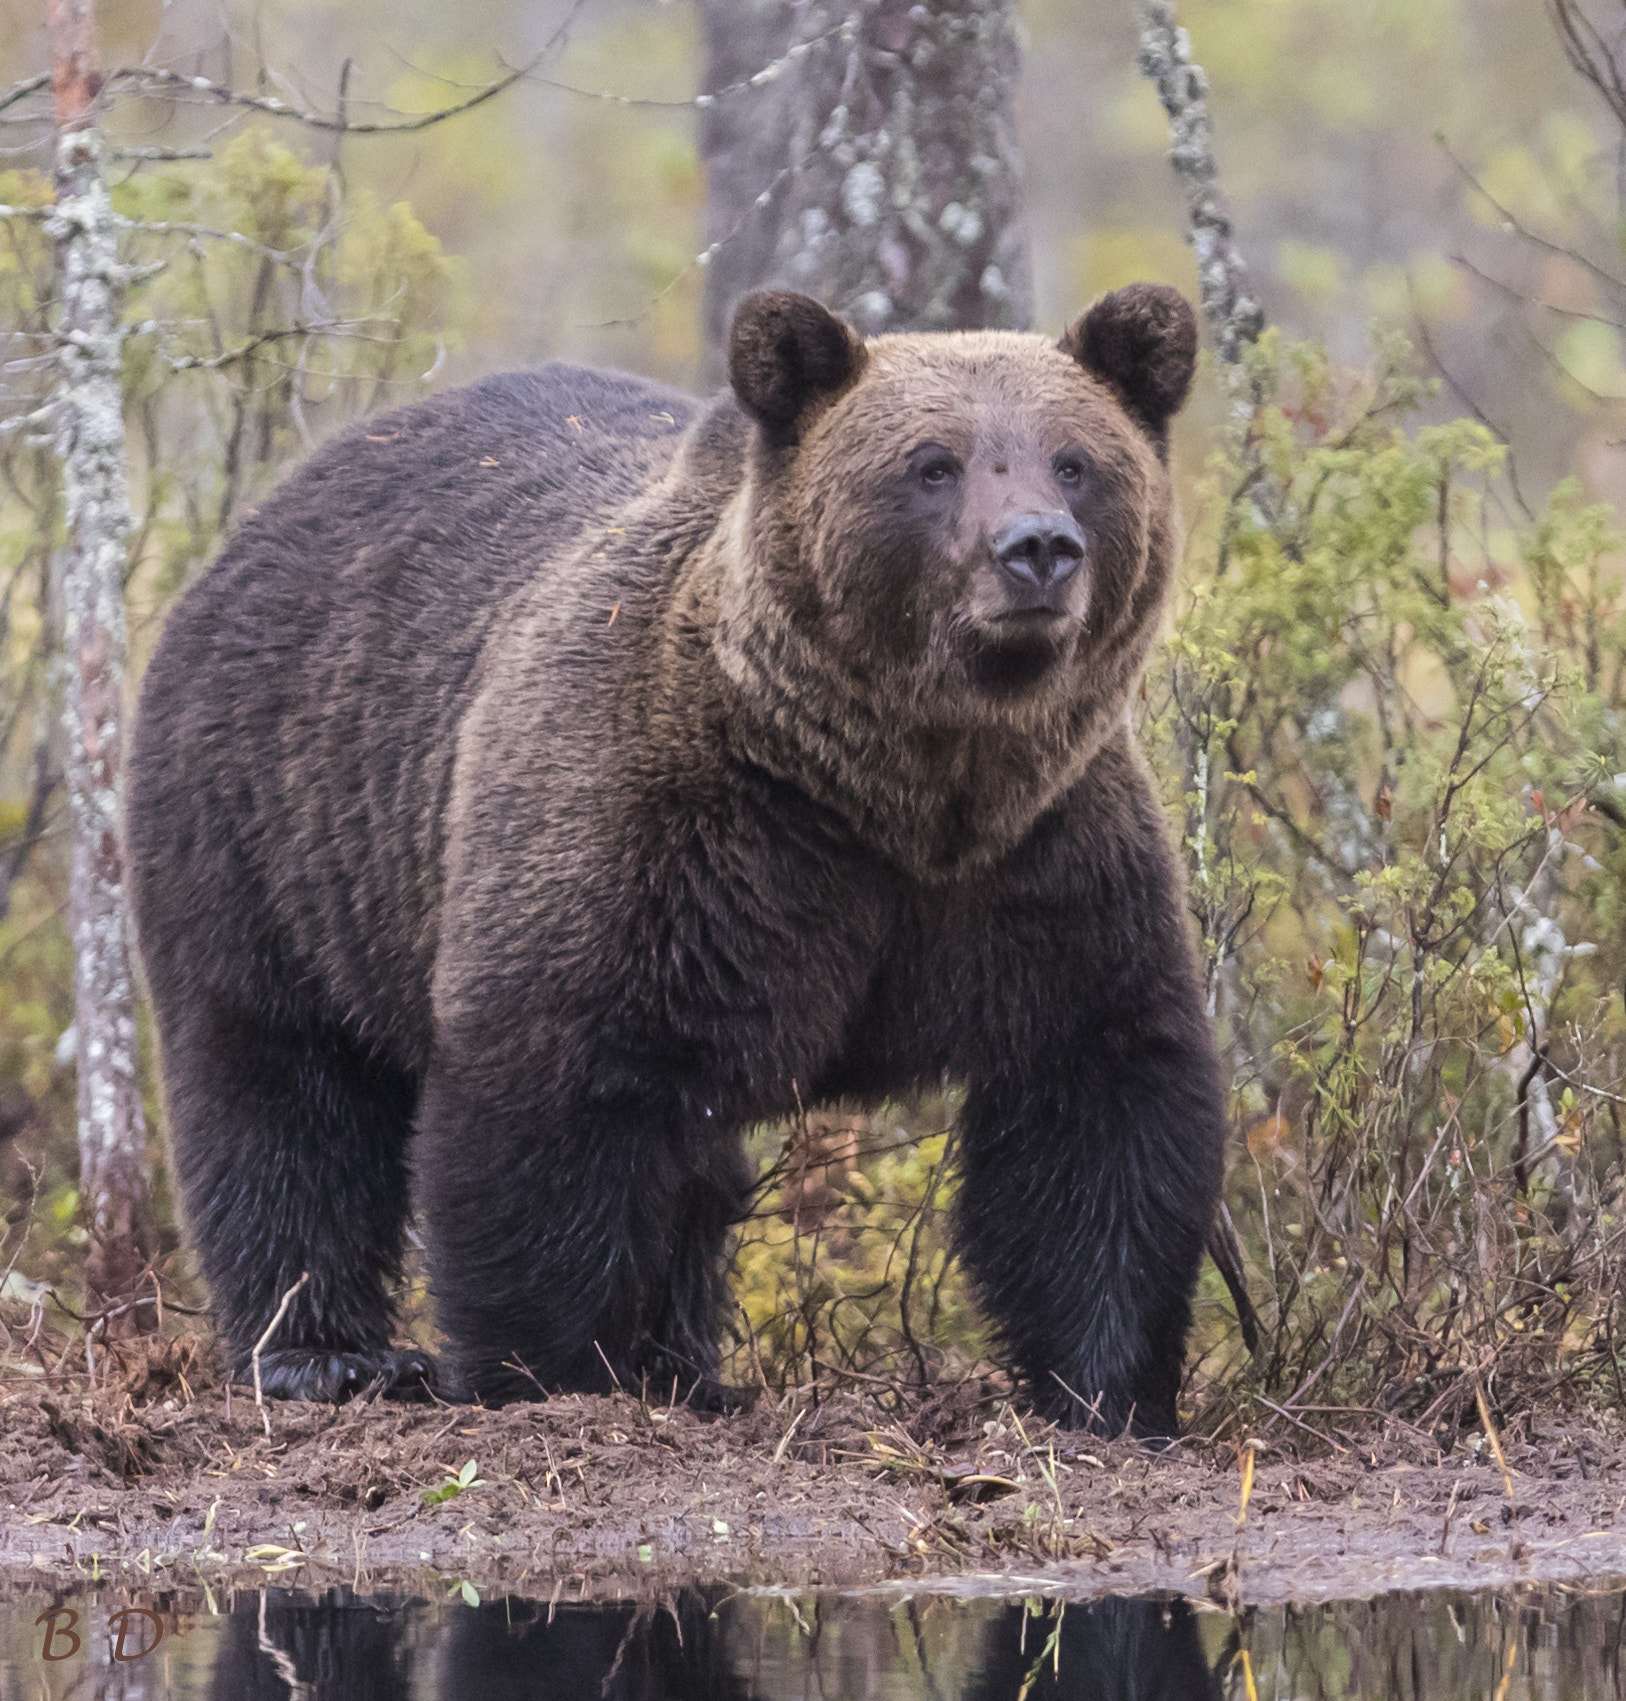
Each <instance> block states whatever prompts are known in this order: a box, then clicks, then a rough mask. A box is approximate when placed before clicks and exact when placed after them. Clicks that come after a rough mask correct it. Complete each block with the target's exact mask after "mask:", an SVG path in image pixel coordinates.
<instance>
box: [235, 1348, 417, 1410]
mask: <svg viewBox="0 0 1626 1701" xmlns="http://www.w3.org/2000/svg"><path fill="white" fill-rule="evenodd" d="M253 1374H254V1372H253V1369H252V1367H251V1366H245V1367H244V1370H243V1374H242V1380H243V1381H245V1382H246V1381H252V1379H253ZM437 1380H438V1377H437V1372H436V1368H435V1361H434V1359H433V1358H431V1357H430V1356H429V1354H428V1353H426V1352H420V1351H418V1350H417V1349H416V1348H411V1347H409V1348H390V1349H388V1350H387V1351H384V1352H360V1353H342V1352H325V1351H323V1350H322V1349H321V1348H319V1347H288V1348H284V1349H282V1350H280V1351H277V1352H268V1353H262V1354H261V1355H260V1387H261V1389H262V1390H263V1391H264V1392H265V1393H266V1394H268V1395H269V1396H270V1397H271V1398H272V1399H276V1400H331V1401H334V1402H335V1403H336V1402H338V1401H340V1400H348V1399H350V1398H352V1397H353V1396H355V1395H357V1394H386V1395H393V1396H395V1397H396V1398H398V1399H421V1398H423V1397H424V1396H425V1395H426V1394H429V1393H432V1392H433V1391H434V1388H435V1386H436V1383H437Z"/></svg>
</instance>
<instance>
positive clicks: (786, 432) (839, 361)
mask: <svg viewBox="0 0 1626 1701" xmlns="http://www.w3.org/2000/svg"><path fill="white" fill-rule="evenodd" d="M863 365H864V343H863V339H862V338H861V337H859V335H858V334H857V332H856V331H852V330H849V329H848V328H847V326H845V325H844V324H842V322H841V321H840V320H839V319H838V318H837V317H836V316H835V314H833V313H831V312H829V311H828V310H827V309H826V308H823V307H821V306H820V305H819V304H818V302H816V301H815V300H814V299H813V298H812V296H810V295H798V294H797V293H796V292H795V291H794V290H789V289H768V290H763V291H761V292H760V293H759V294H757V295H748V296H746V298H745V300H744V301H742V302H741V303H740V304H739V306H738V307H737V308H736V309H735V311H734V327H733V329H732V330H731V331H730V332H729V336H728V381H729V383H731V384H732V385H733V386H734V394H735V395H736V396H738V397H739V399H740V406H741V407H743V408H744V409H745V411H746V412H747V413H748V414H750V415H751V417H752V418H753V419H755V420H756V421H757V422H758V423H759V424H760V425H762V426H763V428H764V429H765V430H766V431H767V432H768V434H769V436H770V437H772V438H773V439H774V440H775V441H778V442H781V443H784V442H789V441H791V440H792V439H793V438H794V436H795V426H796V422H797V420H799V419H800V418H801V417H802V413H803V411H804V410H805V409H806V407H807V404H808V403H809V402H811V401H812V400H813V399H814V398H815V397H817V396H824V395H829V394H831V393H832V392H833V391H836V390H839V389H841V388H842V387H843V386H844V385H845V384H847V383H849V382H850V381H851V380H852V379H854V378H856V377H857V376H858V373H859V372H860V371H861V370H862V368H863Z"/></svg>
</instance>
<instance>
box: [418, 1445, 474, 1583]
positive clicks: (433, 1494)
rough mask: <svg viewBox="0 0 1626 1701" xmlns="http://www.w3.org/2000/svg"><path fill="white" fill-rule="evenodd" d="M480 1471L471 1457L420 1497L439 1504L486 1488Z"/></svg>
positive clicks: (431, 1504)
mask: <svg viewBox="0 0 1626 1701" xmlns="http://www.w3.org/2000/svg"><path fill="white" fill-rule="evenodd" d="M478 1471H479V1466H478V1465H476V1464H475V1462H474V1460H473V1459H470V1460H469V1461H468V1462H467V1463H466V1464H465V1465H464V1466H463V1468H462V1470H460V1471H459V1472H458V1473H457V1475H456V1476H452V1475H451V1474H450V1473H448V1475H447V1477H446V1480H445V1481H444V1482H442V1483H438V1484H436V1486H435V1487H433V1488H426V1489H425V1490H424V1491H423V1494H422V1496H421V1497H420V1498H421V1499H422V1501H423V1503H424V1505H425V1506H439V1505H441V1504H442V1503H443V1502H445V1501H448V1500H456V1499H457V1497H458V1495H460V1494H461V1493H462V1492H463V1491H464V1489H466V1488H484V1487H485V1485H486V1479H485V1478H484V1477H482V1476H479V1475H478V1474H477V1472H478ZM464 1587H465V1588H467V1587H468V1585H467V1584H465V1585H464ZM469 1604H470V1605H471V1606H478V1605H479V1604H480V1602H479V1600H478V1598H476V1599H475V1600H473V1601H471V1602H470V1603H469Z"/></svg>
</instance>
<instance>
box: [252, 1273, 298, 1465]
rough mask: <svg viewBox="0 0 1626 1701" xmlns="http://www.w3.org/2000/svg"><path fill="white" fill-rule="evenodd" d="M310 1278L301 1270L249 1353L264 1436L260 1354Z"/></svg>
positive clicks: (268, 1423) (267, 1429) (266, 1415)
mask: <svg viewBox="0 0 1626 1701" xmlns="http://www.w3.org/2000/svg"><path fill="white" fill-rule="evenodd" d="M310 1279H311V1273H310V1271H309V1270H305V1271H302V1272H301V1274H300V1277H299V1280H298V1281H297V1282H295V1283H294V1285H293V1286H292V1287H291V1288H289V1290H288V1291H287V1293H285V1294H284V1295H283V1296H282V1303H281V1304H280V1305H279V1306H278V1307H277V1312H276V1316H274V1317H273V1318H272V1319H271V1321H270V1322H269V1323H267V1324H266V1326H265V1333H264V1334H263V1335H261V1336H260V1338H259V1340H257V1341H256V1342H255V1343H254V1351H253V1352H252V1353H250V1354H249V1360H250V1362H251V1363H252V1364H253V1366H254V1404H255V1405H256V1406H257V1407H258V1408H259V1412H260V1421H261V1422H262V1423H263V1424H264V1425H265V1438H266V1440H267V1441H269V1440H270V1439H271V1414H270V1413H269V1412H268V1411H267V1410H266V1409H265V1394H264V1391H263V1390H262V1389H261V1387H260V1354H261V1353H262V1352H264V1351H265V1345H266V1342H267V1341H269V1340H270V1339H271V1337H272V1336H273V1335H274V1334H276V1332H277V1328H278V1326H279V1325H280V1324H281V1322H282V1320H283V1318H284V1317H286V1316H287V1315H288V1307H289V1306H290V1305H292V1304H293V1302H294V1295H295V1294H296V1293H298V1292H299V1290H300V1289H301V1288H302V1287H304V1285H305V1284H306V1283H307V1282H308V1281H309V1280H310Z"/></svg>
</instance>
